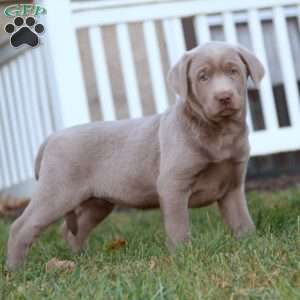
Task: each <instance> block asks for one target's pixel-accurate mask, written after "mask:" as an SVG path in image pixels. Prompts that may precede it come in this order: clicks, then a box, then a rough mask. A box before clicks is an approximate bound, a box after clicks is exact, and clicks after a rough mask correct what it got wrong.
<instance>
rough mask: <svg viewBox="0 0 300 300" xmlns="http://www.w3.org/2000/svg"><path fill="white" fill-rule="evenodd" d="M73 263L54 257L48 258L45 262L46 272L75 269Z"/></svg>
mask: <svg viewBox="0 0 300 300" xmlns="http://www.w3.org/2000/svg"><path fill="white" fill-rule="evenodd" d="M75 266H76V265H75V263H74V262H73V261H70V260H59V259H57V258H56V257H54V258H52V259H50V260H49V261H48V262H47V264H46V272H49V271H52V270H61V271H67V272H72V271H74V269H75Z"/></svg>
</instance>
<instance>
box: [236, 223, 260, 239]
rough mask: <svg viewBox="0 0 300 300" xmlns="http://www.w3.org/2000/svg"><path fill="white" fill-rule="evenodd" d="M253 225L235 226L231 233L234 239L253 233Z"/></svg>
mask: <svg viewBox="0 0 300 300" xmlns="http://www.w3.org/2000/svg"><path fill="white" fill-rule="evenodd" d="M255 230H256V228H255V225H254V224H249V225H247V226H245V225H244V226H240V227H239V228H237V229H236V230H235V231H234V232H233V235H234V237H235V238H236V239H238V240H239V239H242V238H244V237H246V236H249V235H251V234H253V233H255Z"/></svg>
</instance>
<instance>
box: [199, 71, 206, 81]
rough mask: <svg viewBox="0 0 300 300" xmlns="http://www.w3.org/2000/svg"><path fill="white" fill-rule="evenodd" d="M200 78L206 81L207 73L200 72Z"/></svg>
mask: <svg viewBox="0 0 300 300" xmlns="http://www.w3.org/2000/svg"><path fill="white" fill-rule="evenodd" d="M198 79H199V80H200V81H202V82H205V81H207V80H208V75H207V74H205V73H200V74H199V76H198Z"/></svg>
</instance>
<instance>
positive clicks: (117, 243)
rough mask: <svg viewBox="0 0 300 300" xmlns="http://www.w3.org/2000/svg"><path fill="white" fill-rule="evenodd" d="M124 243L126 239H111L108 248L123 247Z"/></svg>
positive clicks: (116, 248)
mask: <svg viewBox="0 0 300 300" xmlns="http://www.w3.org/2000/svg"><path fill="white" fill-rule="evenodd" d="M125 245H126V241H125V240H123V239H118V240H114V241H112V242H111V243H110V244H109V245H108V247H107V248H108V250H118V249H120V248H122V247H124V246H125Z"/></svg>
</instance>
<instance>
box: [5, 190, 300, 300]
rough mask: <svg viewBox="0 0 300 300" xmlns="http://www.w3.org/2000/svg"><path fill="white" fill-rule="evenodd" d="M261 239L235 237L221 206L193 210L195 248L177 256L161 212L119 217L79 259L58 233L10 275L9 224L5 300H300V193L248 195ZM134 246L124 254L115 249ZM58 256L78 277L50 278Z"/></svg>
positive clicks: (56, 273)
mask: <svg viewBox="0 0 300 300" xmlns="http://www.w3.org/2000/svg"><path fill="white" fill-rule="evenodd" d="M248 201H249V205H250V210H251V212H252V215H253V217H254V220H255V223H256V225H257V233H256V234H255V235H252V236H250V237H248V238H245V239H243V240H241V241H236V240H235V239H234V238H232V237H231V235H230V233H229V232H228V230H227V228H225V227H224V225H223V223H222V221H221V219H220V217H219V214H218V211H217V210H216V208H215V207H209V208H204V209H203V208H202V209H195V210H192V211H191V213H190V215H191V230H192V236H193V239H192V243H191V244H189V245H187V246H185V247H183V248H182V249H180V250H179V251H178V253H177V254H176V255H174V256H170V255H169V254H168V251H167V249H166V248H165V246H164V232H163V229H162V224H161V218H160V214H159V212H158V211H148V212H141V211H130V212H129V213H126V212H115V213H113V214H112V215H111V216H110V217H109V218H108V219H107V220H106V221H105V222H104V223H103V224H102V225H101V226H99V227H98V228H97V230H96V231H94V233H93V234H92V235H91V238H90V240H89V247H88V249H87V251H86V252H85V253H83V254H81V255H77V256H75V255H72V254H71V252H70V251H69V250H68V248H67V246H66V245H65V243H64V242H63V241H62V240H61V238H60V236H59V233H58V226H52V227H51V228H49V229H48V230H47V232H45V233H44V234H43V235H42V237H41V238H40V239H39V240H38V242H36V243H35V244H34V246H33V248H32V249H31V251H30V253H29V256H28V260H27V263H26V266H25V268H24V269H22V270H21V271H20V272H18V273H15V274H9V273H6V272H5V271H4V260H5V245H6V240H7V235H8V228H9V223H8V222H7V221H3V220H2V221H0V259H1V274H0V277H1V278H0V289H1V292H0V297H1V300H2V299H5V300H6V299H13V300H18V299H30V300H35V299H172V300H173V299H180V300H181V299H188V300H191V299H221V300H222V299H272V300H275V299H287V300H291V299H300V189H290V190H286V191H282V192H276V193H257V192H251V193H249V194H248ZM118 239H125V240H126V244H125V246H124V247H121V248H119V249H117V250H111V249H110V247H109V245H110V244H111V243H112V242H113V241H115V240H118ZM53 257H57V258H59V259H67V260H73V261H74V262H75V263H76V268H75V270H74V271H73V272H66V271H59V270H55V271H50V272H45V264H46V263H47V261H48V260H50V259H51V258H53Z"/></svg>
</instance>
